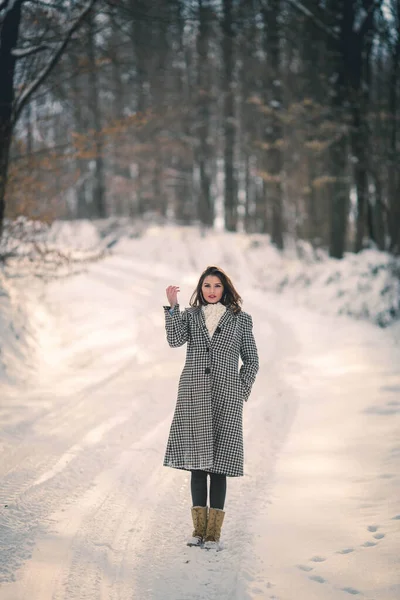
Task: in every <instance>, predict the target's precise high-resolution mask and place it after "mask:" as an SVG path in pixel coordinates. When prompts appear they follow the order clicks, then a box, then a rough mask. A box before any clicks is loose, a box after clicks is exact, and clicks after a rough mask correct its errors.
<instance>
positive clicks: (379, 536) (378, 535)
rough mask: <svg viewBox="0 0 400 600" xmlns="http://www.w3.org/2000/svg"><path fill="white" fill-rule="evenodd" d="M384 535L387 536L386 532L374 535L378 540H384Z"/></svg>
mask: <svg viewBox="0 0 400 600" xmlns="http://www.w3.org/2000/svg"><path fill="white" fill-rule="evenodd" d="M384 537H385V534H384V533H376V534H375V535H374V538H375V539H376V540H382V539H383V538H384Z"/></svg>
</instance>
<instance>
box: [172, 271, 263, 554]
mask: <svg viewBox="0 0 400 600" xmlns="http://www.w3.org/2000/svg"><path fill="white" fill-rule="evenodd" d="M178 292H179V287H177V286H173V285H170V286H168V288H167V290H166V293H167V298H168V301H169V303H170V305H169V306H164V312H165V327H166V332H167V340H168V343H169V345H170V346H171V347H172V348H175V347H178V346H182V345H183V344H185V343H186V342H187V354H186V362H185V366H184V368H183V371H182V374H181V377H180V380H179V388H178V400H177V404H176V408H175V414H174V418H173V421H172V425H171V430H170V434H169V439H168V444H167V450H166V454H165V459H164V465H165V466H168V467H173V468H176V469H185V470H188V471H191V473H192V475H191V493H192V504H193V506H192V519H193V525H194V531H193V535H192V538H191V539H190V540H189V541H188V545H189V546H202V547H204V548H207V549H211V548H214V549H216V550H218V549H219V539H220V534H221V527H222V523H223V520H224V515H225V513H224V510H223V509H224V504H225V495H226V477H227V476H228V477H240V476H241V475H243V431H242V411H243V401H246V400H247V399H248V398H249V395H250V392H251V388H252V385H253V383H254V380H255V378H256V374H257V371H258V354H257V347H256V343H255V340H254V337H253V333H252V326H253V323H252V319H251V316H250V315H249V314H247V313H245V312H243V311H242V310H241V307H240V304H241V302H242V299H241V298H240V296H239V294H238V292H237V291H236V290H235V288H234V286H233V284H232V282H231V280H230V278H229V277H228V275H227V274H226V273H224V271H223V270H222V269H219V268H218V267H214V266H211V267H207V269H206V270H205V271H204V272H203V273H202V275H201V277H200V279H199V282H198V284H197V287H196V290H195V291H194V292H193V295H192V297H191V299H190V308H187V309H185V310H184V311H183V312H181V311H180V309H179V304H178ZM239 357H240V358H241V359H242V362H243V364H242V366H241V367H240V370H238V366H239V365H238V363H239ZM208 475H209V476H210V509H209V511H207V476H208Z"/></svg>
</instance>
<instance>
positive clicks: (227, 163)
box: [222, 0, 238, 231]
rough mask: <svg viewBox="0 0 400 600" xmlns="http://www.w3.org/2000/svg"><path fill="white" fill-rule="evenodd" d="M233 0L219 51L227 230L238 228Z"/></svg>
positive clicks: (227, 9) (226, 12) (227, 3)
mask: <svg viewBox="0 0 400 600" xmlns="http://www.w3.org/2000/svg"><path fill="white" fill-rule="evenodd" d="M232 4H233V3H232V0H224V2H223V7H224V8H223V10H224V16H223V22H222V33H223V40H222V51H223V52H222V53H223V65H224V66H223V69H224V78H223V93H224V109H223V110H224V113H223V131H224V176H225V177H224V203H225V227H226V229H227V230H228V231H236V229H237V219H238V214H237V208H238V206H237V200H238V199H237V192H238V190H237V181H236V177H235V105H234V95H233V90H232V85H233V76H234V73H233V71H234V46H233V40H234V31H233V22H232V21H233V16H232Z"/></svg>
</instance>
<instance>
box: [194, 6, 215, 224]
mask: <svg viewBox="0 0 400 600" xmlns="http://www.w3.org/2000/svg"><path fill="white" fill-rule="evenodd" d="M208 17H209V13H208V9H207V8H206V7H204V5H203V2H202V0H199V21H200V22H199V31H198V38H197V57H198V82H197V83H198V89H197V93H198V107H197V110H198V112H197V118H198V127H197V130H198V139H199V142H198V143H199V146H198V151H197V164H198V169H199V176H200V190H199V203H198V216H199V219H200V221H201V223H203V224H205V225H209V226H212V225H213V223H214V205H213V201H212V198H211V176H210V166H209V162H210V154H211V150H210V147H209V142H208V137H209V129H210V123H209V121H210V108H209V104H210V98H209V96H210V82H209V67H208V64H207V61H208V25H207V19H208Z"/></svg>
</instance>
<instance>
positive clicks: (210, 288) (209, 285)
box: [201, 275, 224, 304]
mask: <svg viewBox="0 0 400 600" xmlns="http://www.w3.org/2000/svg"><path fill="white" fill-rule="evenodd" d="M201 291H202V293H203V298H204V300H205V301H206V302H208V303H209V304H215V302H219V301H220V300H221V298H222V294H223V293H224V286H223V285H222V283H221V280H220V278H219V277H217V276H216V275H208V276H207V277H205V279H204V281H203V285H202V286H201Z"/></svg>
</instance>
